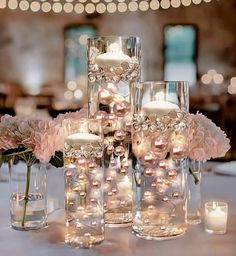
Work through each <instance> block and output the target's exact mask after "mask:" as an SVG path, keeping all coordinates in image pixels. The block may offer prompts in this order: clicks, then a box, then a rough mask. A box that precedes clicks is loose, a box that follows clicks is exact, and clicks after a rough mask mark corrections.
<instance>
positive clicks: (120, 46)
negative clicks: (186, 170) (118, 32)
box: [88, 37, 140, 226]
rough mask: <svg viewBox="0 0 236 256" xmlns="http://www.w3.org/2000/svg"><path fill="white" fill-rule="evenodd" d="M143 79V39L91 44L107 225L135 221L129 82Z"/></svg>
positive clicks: (92, 100) (92, 101) (93, 110)
mask: <svg viewBox="0 0 236 256" xmlns="http://www.w3.org/2000/svg"><path fill="white" fill-rule="evenodd" d="M139 76H140V39H139V38H135V37H128V38H125V37H99V38H94V39H89V41H88V81H89V116H90V117H94V118H95V119H98V120H102V122H103V127H104V129H103V131H104V143H105V145H106V150H105V155H104V158H105V186H104V198H105V203H104V207H105V222H106V224H107V225H109V226H127V225H131V221H132V166H131V165H132V164H131V162H132V161H131V155H132V152H131V116H130V109H131V105H130V101H131V94H130V83H131V82H133V81H138V80H139Z"/></svg>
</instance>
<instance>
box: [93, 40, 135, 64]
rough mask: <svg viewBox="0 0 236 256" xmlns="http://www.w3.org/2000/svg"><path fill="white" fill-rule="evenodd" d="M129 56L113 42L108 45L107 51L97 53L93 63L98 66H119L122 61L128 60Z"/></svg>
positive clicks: (129, 59)
mask: <svg viewBox="0 0 236 256" xmlns="http://www.w3.org/2000/svg"><path fill="white" fill-rule="evenodd" d="M130 61H131V58H130V57H129V56H128V55H126V54H124V53H123V52H122V50H121V48H120V46H119V44H117V43H113V44H111V45H110V46H109V47H108V52H106V53H103V54H100V55H98V56H97V57H96V58H95V63H96V64H97V65H98V66H99V67H105V66H112V67H119V66H120V64H121V63H122V62H130Z"/></svg>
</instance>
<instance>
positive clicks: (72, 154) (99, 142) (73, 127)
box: [63, 119, 104, 248]
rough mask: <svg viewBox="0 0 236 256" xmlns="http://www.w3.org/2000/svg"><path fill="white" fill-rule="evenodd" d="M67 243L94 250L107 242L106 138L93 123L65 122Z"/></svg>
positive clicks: (99, 126) (85, 120)
mask: <svg viewBox="0 0 236 256" xmlns="http://www.w3.org/2000/svg"><path fill="white" fill-rule="evenodd" d="M63 126H64V131H65V145H64V168H65V211H66V235H65V242H66V243H67V244H69V245H71V246H75V247H85V248H86V247H91V246H93V245H95V244H98V243H101V242H102V241H103V240H104V210H103V183H104V182H103V178H104V163H103V162H104V160H103V151H104V147H103V139H102V133H101V125H99V123H97V122H95V123H93V121H92V120H88V119H81V120H70V119H69V120H65V121H64V122H63Z"/></svg>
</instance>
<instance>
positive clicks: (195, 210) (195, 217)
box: [187, 159, 202, 224]
mask: <svg viewBox="0 0 236 256" xmlns="http://www.w3.org/2000/svg"><path fill="white" fill-rule="evenodd" d="M201 170H202V161H196V160H192V159H189V171H188V175H187V177H188V204H187V205H188V207H187V210H188V215H187V219H188V224H199V223H201V176H202V174H201Z"/></svg>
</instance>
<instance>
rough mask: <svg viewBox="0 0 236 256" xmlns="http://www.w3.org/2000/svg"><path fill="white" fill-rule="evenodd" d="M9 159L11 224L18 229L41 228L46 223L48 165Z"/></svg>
mask: <svg viewBox="0 0 236 256" xmlns="http://www.w3.org/2000/svg"><path fill="white" fill-rule="evenodd" d="M16 158H17V157H14V159H13V158H12V159H11V160H10V161H9V171H10V214H11V226H12V228H14V229H17V230H33V229H39V228H42V227H44V226H45V225H46V221H47V199H46V195H47V193H46V184H47V180H46V165H44V164H40V163H37V164H32V165H31V164H27V163H26V162H24V161H16Z"/></svg>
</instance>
